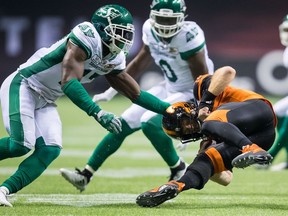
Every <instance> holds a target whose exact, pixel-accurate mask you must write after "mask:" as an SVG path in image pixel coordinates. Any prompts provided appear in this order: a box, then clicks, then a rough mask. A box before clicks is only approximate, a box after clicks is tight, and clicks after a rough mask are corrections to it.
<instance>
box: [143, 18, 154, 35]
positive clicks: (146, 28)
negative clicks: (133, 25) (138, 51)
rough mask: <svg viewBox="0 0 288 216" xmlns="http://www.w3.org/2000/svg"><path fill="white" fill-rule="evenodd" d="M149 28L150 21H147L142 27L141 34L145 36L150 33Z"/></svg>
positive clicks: (150, 26)
mask: <svg viewBox="0 0 288 216" xmlns="http://www.w3.org/2000/svg"><path fill="white" fill-rule="evenodd" d="M151 28H152V25H151V22H150V19H147V20H146V21H145V22H144V24H143V26H142V31H143V33H146V34H147V33H148V32H150V31H151Z"/></svg>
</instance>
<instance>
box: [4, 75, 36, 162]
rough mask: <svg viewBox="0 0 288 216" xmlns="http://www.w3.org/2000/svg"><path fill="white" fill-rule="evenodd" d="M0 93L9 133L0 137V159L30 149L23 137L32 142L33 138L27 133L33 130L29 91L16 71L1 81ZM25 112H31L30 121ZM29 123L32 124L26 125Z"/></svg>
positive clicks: (5, 124) (14, 155)
mask: <svg viewBox="0 0 288 216" xmlns="http://www.w3.org/2000/svg"><path fill="white" fill-rule="evenodd" d="M24 86H25V85H24ZM0 94H1V107H2V116H3V122H4V127H5V128H6V130H7V132H8V134H9V137H3V138H1V139H0V160H3V159H6V158H13V157H20V156H22V155H25V154H26V153H28V152H29V151H30V148H29V144H27V142H26V145H28V147H27V146H25V143H24V139H27V140H28V142H33V138H32V139H29V137H31V136H30V135H29V134H30V133H34V131H35V130H34V127H33V125H34V123H33V110H34V107H33V104H34V103H33V101H30V98H29V93H28V92H27V91H26V89H25V88H24V87H23V83H22V78H21V77H20V76H19V75H18V74H17V73H13V74H11V75H10V76H9V77H8V78H7V79H6V80H5V81H4V82H3V84H2V86H1V92H0ZM27 106H28V107H27ZM25 107H26V108H25ZM30 109H31V110H32V111H30ZM27 112H28V113H29V112H31V114H32V121H30V118H29V117H28V116H27V115H25V113H27ZM29 123H33V125H32V126H31V127H27V125H28V124H29Z"/></svg>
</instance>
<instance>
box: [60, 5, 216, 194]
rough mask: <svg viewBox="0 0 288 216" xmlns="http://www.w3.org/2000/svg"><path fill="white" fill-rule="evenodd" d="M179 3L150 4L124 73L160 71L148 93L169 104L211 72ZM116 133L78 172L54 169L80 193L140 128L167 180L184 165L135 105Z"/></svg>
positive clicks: (199, 35) (199, 34)
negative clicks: (157, 81)
mask: <svg viewBox="0 0 288 216" xmlns="http://www.w3.org/2000/svg"><path fill="white" fill-rule="evenodd" d="M185 10H186V6H185V2H184V0H153V1H152V4H151V12H150V18H149V19H148V20H147V21H146V22H145V23H144V25H143V28H142V39H143V43H144V44H143V46H142V48H141V50H140V51H139V53H138V55H137V56H136V57H135V58H134V59H133V60H132V61H131V62H130V63H129V64H128V66H127V68H126V72H128V73H129V74H131V75H132V76H133V77H134V76H138V75H139V74H140V73H142V72H143V71H145V69H146V68H148V66H149V65H150V64H151V63H152V62H153V61H154V62H155V63H156V64H157V65H158V66H159V67H160V68H161V70H162V71H163V74H164V77H165V81H164V82H162V83H160V84H159V85H156V86H155V87H152V88H151V89H150V90H148V92H150V93H151V94H153V95H155V96H156V97H158V98H160V99H162V100H164V101H166V102H169V103H175V102H177V101H189V100H191V99H193V82H194V79H196V78H197V77H198V76H199V75H201V74H207V73H212V72H213V70H214V66H213V62H212V61H211V60H210V59H209V57H208V51H207V47H206V41H205V37H204V32H203V31H202V29H201V28H200V27H199V26H198V25H197V24H196V23H195V22H192V21H185V17H186V14H185ZM116 93H117V92H116V91H115V90H114V89H112V88H110V89H108V90H107V91H106V92H105V93H102V94H100V95H95V96H94V100H95V101H100V100H102V101H105V100H106V101H107V100H110V99H111V98H112V97H113V96H114V95H115V94H116ZM121 122H122V132H121V133H118V134H113V133H109V134H107V135H106V136H105V137H104V139H103V140H102V141H101V142H100V143H99V144H98V146H97V147H96V149H95V150H94V152H93V154H92V155H91V157H90V158H89V160H88V162H87V165H86V166H85V168H84V169H83V170H81V171H80V170H79V169H76V172H75V171H70V170H67V169H64V168H62V169H60V172H61V174H62V176H63V177H64V178H65V179H66V180H67V181H69V182H70V183H71V184H72V185H74V186H75V187H76V188H77V189H79V190H80V191H83V190H84V189H85V187H86V185H87V184H88V183H89V181H90V178H91V177H92V175H93V173H94V172H95V171H97V170H98V168H99V167H100V166H101V165H102V164H103V162H104V161H105V160H106V159H107V158H108V157H109V156H110V155H112V154H113V153H114V152H115V151H117V150H118V149H119V147H120V146H121V144H122V143H123V141H124V139H125V138H126V137H127V136H129V135H130V134H132V133H133V132H135V131H137V130H139V129H142V131H143V133H144V134H145V136H146V137H147V138H148V139H149V140H150V141H151V143H152V144H153V146H154V148H155V149H156V150H157V151H158V153H159V154H160V155H161V157H162V158H163V159H164V161H165V162H166V164H167V165H168V166H169V167H170V169H171V175H170V179H169V180H173V179H174V180H175V179H178V178H180V177H181V176H182V175H183V174H184V172H185V170H186V167H187V165H186V164H185V162H184V161H183V160H181V159H180V157H179V156H178V154H177V152H176V150H175V148H174V146H173V141H172V139H171V138H170V137H168V136H167V135H166V134H165V132H164V131H163V130H162V126H161V116H160V115H157V113H155V112H150V111H147V110H146V109H144V108H142V107H139V106H137V105H132V106H130V107H129V108H128V109H127V110H126V111H124V113H123V114H122V115H121Z"/></svg>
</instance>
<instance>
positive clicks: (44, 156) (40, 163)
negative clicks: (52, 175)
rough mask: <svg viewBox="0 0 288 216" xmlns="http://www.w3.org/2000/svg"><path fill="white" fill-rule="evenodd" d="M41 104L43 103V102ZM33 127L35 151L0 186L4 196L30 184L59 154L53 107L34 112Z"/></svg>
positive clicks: (59, 131)
mask: <svg viewBox="0 0 288 216" xmlns="http://www.w3.org/2000/svg"><path fill="white" fill-rule="evenodd" d="M40 101H41V100H40ZM42 102H43V103H45V101H42ZM40 103H41V102H40ZM37 104H38V105H39V101H37ZM37 104H36V105H37ZM40 106H42V105H40ZM47 122H49V124H48V123H47ZM26 123H27V121H25V122H24V124H23V126H24V127H25V126H26ZM30 124H32V123H31V122H30V123H29V124H28V125H30ZM33 125H35V126H36V132H35V133H34V134H35V135H34V136H36V137H38V138H37V139H36V144H35V141H34V145H35V150H34V152H33V153H32V154H31V155H30V156H29V157H27V158H26V159H25V160H24V161H22V162H21V163H20V165H19V167H18V169H17V170H16V172H15V173H14V174H13V175H12V176H11V177H9V178H8V179H7V180H5V181H4V182H3V184H2V185H1V187H0V188H1V189H2V190H3V191H5V193H6V194H9V193H16V192H17V191H19V190H21V189H22V188H24V187H26V186H27V185H29V184H30V183H32V182H33V181H34V180H35V179H37V178H38V177H39V176H40V175H41V174H42V173H43V172H44V171H45V170H46V168H47V167H48V166H49V164H50V163H51V162H52V161H53V160H55V159H56V158H57V157H58V156H59V154H60V151H61V147H62V137H61V136H62V126H61V122H60V118H59V115H58V112H57V110H56V108H55V106H53V105H48V106H46V107H45V108H41V109H37V110H35V121H33ZM31 145H32V144H31Z"/></svg>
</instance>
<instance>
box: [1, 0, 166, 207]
mask: <svg viewBox="0 0 288 216" xmlns="http://www.w3.org/2000/svg"><path fill="white" fill-rule="evenodd" d="M132 21H133V20H132V16H131V14H130V13H129V12H128V11H127V10H126V9H125V8H123V7H121V6H118V5H106V6H103V7H101V8H99V9H98V10H96V12H95V13H94V14H93V16H92V22H83V23H80V24H78V25H77V26H76V27H74V29H73V30H72V31H71V33H70V34H68V35H67V36H66V37H64V38H63V39H61V40H60V41H58V42H56V43H55V44H53V45H52V46H51V47H49V48H42V49H40V50H38V51H37V52H35V53H34V54H33V55H32V56H31V57H30V58H29V59H28V61H27V62H26V63H24V64H22V65H20V67H19V68H18V69H17V71H16V72H14V73H12V74H11V75H10V76H9V77H8V78H6V80H5V81H4V82H3V84H2V86H1V105H2V114H3V120H4V126H5V128H6V130H7V132H8V134H9V135H10V137H4V138H2V139H0V160H3V159H6V158H12V157H20V156H23V155H25V154H27V153H28V152H30V151H31V150H32V149H34V151H33V153H32V154H31V155H30V156H28V157H27V158H26V159H25V160H23V161H22V163H21V164H20V165H19V167H18V169H17V171H16V172H15V173H14V174H13V175H12V176H11V177H9V178H8V179H7V180H5V181H4V183H2V184H1V186H0V205H4V206H12V205H11V203H9V201H8V200H7V197H6V196H7V195H8V194H9V193H16V192H17V191H19V190H21V189H22V188H23V187H25V186H27V185H28V184H30V183H31V182H33V181H34V180H35V179H36V178H38V177H39V176H40V175H41V174H42V173H43V171H44V170H45V169H46V168H47V167H48V166H49V164H50V163H51V162H52V161H53V160H55V159H56V158H57V157H58V155H59V154H60V150H61V148H62V126H61V121H60V118H59V115H58V112H57V110H56V105H55V103H54V102H55V101H56V99H57V98H59V97H60V96H62V95H64V94H65V95H66V96H67V97H68V98H69V99H70V100H71V101H73V103H74V104H75V105H77V106H78V107H79V108H80V109H82V110H83V111H85V112H86V113H87V114H88V115H89V116H93V117H94V118H95V120H96V121H97V122H99V123H100V124H101V125H102V126H103V127H104V128H106V129H107V130H108V131H110V132H113V133H119V132H121V130H122V127H121V121H120V120H119V118H118V117H116V116H115V115H114V114H112V113H109V112H106V111H104V110H102V109H101V108H100V107H99V106H98V105H97V104H96V103H95V102H93V101H92V99H91V98H90V96H89V95H88V93H87V91H86V90H85V89H84V87H83V86H82V84H81V83H85V82H90V81H92V80H93V79H94V78H95V77H97V76H99V75H104V76H105V77H106V79H107V80H108V82H109V83H110V85H111V86H113V87H114V88H115V89H117V90H118V91H120V92H121V93H122V94H123V95H125V96H126V97H128V98H129V99H131V100H132V101H133V102H134V103H137V104H139V105H141V106H144V107H145V108H147V109H151V110H153V111H155V112H158V113H163V112H164V111H165V109H166V108H167V107H168V106H169V105H170V104H169V103H166V102H162V101H160V100H159V99H158V98H156V97H154V96H153V95H151V94H149V93H147V92H144V91H141V90H140V87H139V85H138V84H137V83H136V81H135V80H134V79H133V78H132V77H131V76H130V75H129V74H127V73H126V72H123V70H124V69H125V66H126V60H125V56H126V54H127V52H129V48H130V47H131V46H132V44H133V36H134V26H133V23H132ZM47 122H49V123H48V124H47Z"/></svg>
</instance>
